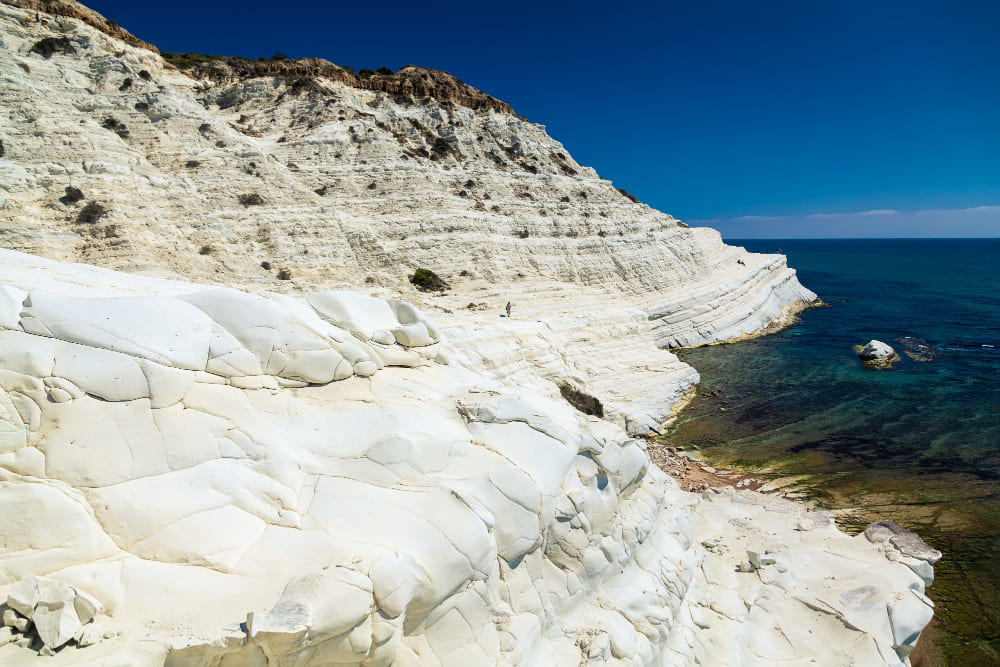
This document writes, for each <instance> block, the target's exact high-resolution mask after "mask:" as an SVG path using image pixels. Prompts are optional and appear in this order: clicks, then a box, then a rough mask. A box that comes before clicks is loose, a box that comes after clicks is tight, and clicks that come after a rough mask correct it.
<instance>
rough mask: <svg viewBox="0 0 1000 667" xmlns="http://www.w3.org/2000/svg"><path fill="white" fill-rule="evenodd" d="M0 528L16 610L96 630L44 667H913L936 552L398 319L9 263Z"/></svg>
mask: <svg viewBox="0 0 1000 667" xmlns="http://www.w3.org/2000/svg"><path fill="white" fill-rule="evenodd" d="M0 516H3V517H5V523H4V526H3V531H2V535H3V542H2V545H0V587H2V588H0V592H5V591H8V592H9V595H8V598H7V599H8V600H14V601H16V604H19V605H21V606H22V607H26V604H27V603H26V601H27V599H28V597H31V596H25V595H23V592H24V591H25V590H27V589H31V590H34V591H36V592H37V591H38V590H39V589H40V587H41V584H38V583H37V580H33V579H31V577H34V576H38V575H44V576H46V577H47V581H51V582H60V584H59V585H61V586H63V588H65V589H66V590H72V591H79V592H80V595H81V596H85V597H81V599H84V600H88V601H89V600H93V603H92V604H90V605H89V607H88V608H89V609H92V610H93V611H94V613H96V612H97V611H98V610H100V609H103V611H101V613H100V614H98V615H97V618H96V622H97V623H99V624H100V625H101V627H103V628H105V629H106V632H104V634H103V636H104V637H106V639H104V640H103V641H100V642H98V643H96V644H94V645H92V646H87V647H85V648H80V646H81V645H82V644H83V643H86V642H81V641H79V640H76V639H70V640H67V641H66V642H65V643H64V645H63V646H64V647H63V648H61V649H60V650H59V652H58V653H57V654H56V655H55V656H54V657H51V658H41V659H44V660H52V661H54V662H51V663H46V664H78V663H81V662H89V663H90V664H129V665H158V664H164V663H166V664H178V665H181V664H182V665H208V664H214V665H218V664H223V665H226V664H294V665H320V664H331V663H335V664H368V665H388V664H396V665H438V664H447V665H497V664H501V665H539V664H580V663H585V662H595V663H602V664H616V665H617V664H620V665H721V664H740V665H773V664H779V663H786V664H807V663H809V662H811V661H816V662H820V663H823V664H840V663H844V664H847V663H851V664H890V665H902V664H905V661H906V656H907V655H908V652H909V650H910V649H911V648H912V646H913V645H914V643H915V642H916V639H917V637H918V636H919V631H920V629H921V628H922V627H923V626H924V625H925V624H926V623H927V621H928V620H929V618H930V614H931V603H930V601H929V600H927V598H926V597H925V596H924V595H923V592H924V586H925V585H926V583H928V582H929V581H930V579H931V577H932V576H933V571H932V569H931V564H932V563H933V562H934V561H935V560H936V559H937V558H938V557H940V554H938V553H936V552H934V551H933V550H931V549H929V548H927V547H926V545H924V544H923V543H922V542H921V541H920V540H919V538H916V537H915V536H913V535H911V534H909V533H906V532H905V531H903V530H902V529H900V528H899V527H898V526H894V525H888V524H887V525H875V526H873V527H872V528H871V529H870V530H869V531H868V534H867V536H866V535H859V536H857V537H853V538H852V537H848V536H846V535H844V534H842V533H840V532H838V531H837V530H836V528H835V527H834V526H833V525H832V522H831V521H830V520H829V518H827V517H825V516H823V515H820V514H815V513H810V512H806V511H805V510H804V509H802V508H801V507H799V506H796V505H794V504H792V503H789V502H787V501H779V500H776V499H768V498H766V497H763V496H759V495H757V494H753V493H749V492H735V491H732V490H731V489H730V490H713V491H711V492H709V493H707V494H705V495H704V496H700V495H695V494H692V493H687V492H684V491H681V490H680V489H679V488H678V486H677V484H676V483H675V482H674V481H673V480H671V479H670V478H668V477H667V476H666V475H665V474H664V473H663V472H661V471H660V470H659V469H658V468H657V467H656V466H653V465H651V464H650V459H649V457H648V455H647V453H646V450H645V446H644V445H643V443H642V442H640V441H637V440H633V439H630V438H628V437H627V436H626V434H625V433H624V432H623V431H622V430H621V429H620V428H618V427H616V426H614V425H613V424H611V423H609V422H607V421H603V420H599V419H596V418H587V417H585V416H584V415H582V414H581V413H579V412H576V411H575V410H574V409H573V408H571V407H570V406H569V405H568V404H566V403H565V402H563V401H556V400H551V399H550V398H548V397H547V396H545V395H541V394H538V393H535V392H532V391H531V390H530V389H517V388H515V387H512V386H504V385H501V384H499V383H498V382H496V381H494V380H492V379H491V378H490V377H488V376H486V375H484V374H481V373H477V372H474V371H472V370H470V369H468V368H466V367H464V366H463V364H462V363H461V354H460V353H458V352H457V351H455V350H454V349H452V348H451V347H450V345H449V344H448V342H447V341H445V340H442V338H441V334H440V332H439V330H438V328H437V327H436V326H435V325H434V323H433V322H432V321H430V320H429V319H428V318H427V317H425V316H424V314H423V313H422V312H421V311H420V310H418V309H417V308H415V307H413V306H412V305H410V304H408V303H405V302H400V301H397V300H392V299H389V300H384V299H378V298H375V297H371V296H365V295H361V294H358V293H354V292H347V291H329V290H328V291H321V292H316V293H313V294H311V295H309V296H307V297H305V298H294V297H290V296H287V295H282V294H278V293H273V292H262V293H258V294H252V293H248V292H243V291H239V290H234V289H229V288H218V287H212V286H205V285H198V284H194V283H183V282H175V281H166V280H161V279H154V278H147V277H141V276H134V275H128V274H122V273H115V272H112V271H109V270H106V269H99V268H96V267H88V266H83V265H69V264H60V263H57V262H54V261H51V260H45V259H41V258H37V257H33V256H30V255H25V254H22V253H16V252H11V251H0ZM12 519H13V520H12ZM25 582H28V583H25ZM32 582H35V583H32ZM32 587H33V588H32ZM35 597H40V595H35V596H34V597H31V601H32V603H33V604H34V602H33V601H34V598H35ZM64 604H65V603H64ZM67 632H68V631H67ZM82 638H83V635H82V634H81V639H82ZM63 639H64V638H63V637H62V636H59V637H57V638H56V639H54V640H53V641H54V643H56V644H58V643H59V642H61V641H63ZM33 655H34V653H33V652H32V651H31V650H30V649H29V648H26V647H24V646H20V645H15V644H8V645H6V646H3V647H0V662H3V663H4V664H29V663H30V662H31V659H32V656H33Z"/></svg>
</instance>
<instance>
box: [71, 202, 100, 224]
mask: <svg viewBox="0 0 1000 667" xmlns="http://www.w3.org/2000/svg"><path fill="white" fill-rule="evenodd" d="M107 214H108V210H107V209H106V208H104V207H103V206H101V205H100V204H98V203H97V202H90V203H89V204H87V205H86V206H84V207H83V208H82V209H80V214H79V215H78V216H76V224H78V225H93V224H95V223H96V222H97V221H98V220H100V219H101V218H103V217H104V216H105V215H107Z"/></svg>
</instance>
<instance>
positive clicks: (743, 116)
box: [86, 0, 1000, 238]
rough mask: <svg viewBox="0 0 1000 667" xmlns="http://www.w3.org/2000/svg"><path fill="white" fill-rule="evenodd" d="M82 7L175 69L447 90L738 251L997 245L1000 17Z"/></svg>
mask: <svg viewBox="0 0 1000 667" xmlns="http://www.w3.org/2000/svg"><path fill="white" fill-rule="evenodd" d="M86 4H89V6H91V7H92V8H94V9H96V10H97V11H99V12H101V13H102V14H104V15H105V16H106V17H107V18H109V19H113V20H116V21H118V23H120V24H121V25H122V26H123V27H125V28H126V29H128V30H130V31H131V32H133V33H134V34H136V35H137V36H139V37H141V38H142V39H145V40H147V41H150V42H152V43H153V44H156V45H157V46H158V47H160V49H162V50H165V51H182V52H183V51H193V52H198V53H215V54H227V55H242V56H247V57H253V58H256V57H259V56H270V55H273V54H274V53H275V52H276V51H281V52H282V53H285V54H286V55H288V56H290V57H305V56H316V57H323V58H327V59H328V60H331V61H333V62H336V63H338V64H342V65H349V66H351V67H354V68H355V69H360V68H363V67H369V68H372V69H374V68H377V67H380V66H386V67H390V68H391V69H394V70H395V69H398V68H399V67H402V66H403V65H408V64H414V65H422V66H425V67H433V68H437V69H442V70H446V71H448V72H451V73H452V74H454V75H456V76H458V77H459V78H461V79H462V80H464V81H466V82H467V83H469V84H471V85H473V86H476V87H477V88H480V89H482V90H484V91H486V92H487V93H489V94H491V95H493V96H495V97H498V98H500V99H503V100H505V101H507V102H510V104H511V105H512V106H513V107H514V109H515V110H516V111H517V112H518V113H520V114H521V115H523V116H526V117H527V118H528V119H530V120H531V121H533V122H536V123H541V124H543V125H545V126H546V127H547V129H548V131H549V134H551V135H552V136H553V137H554V138H556V139H558V140H559V141H561V142H563V144H565V146H566V147H567V149H568V150H569V151H570V152H571V153H572V154H573V156H574V157H575V158H576V159H577V160H578V161H580V162H581V163H583V164H586V165H589V166H593V167H594V168H595V169H597V171H598V173H599V174H600V175H601V176H603V177H604V178H608V179H611V180H612V181H614V183H615V185H616V186H618V187H623V188H625V189H626V190H628V191H629V192H631V193H632V194H634V195H636V196H638V197H639V198H640V199H642V200H643V201H644V202H646V203H648V204H649V205H651V206H653V207H655V208H658V209H660V210H662V211H665V212H667V213H671V214H673V215H675V216H676V217H678V218H681V219H684V220H687V221H688V222H690V223H691V224H710V225H711V226H714V227H716V228H718V229H720V230H721V231H722V232H723V234H724V235H725V236H727V237H732V238H755V237H760V238H782V237H784V238H789V237H803V238H804V237H843V236H1000V38H998V35H1000V2H994V1H988V2H987V1H984V2H963V1H961V0H960V1H957V2H935V3H930V2H920V1H919V0H913V1H910V2H896V1H874V2H873V1H868V2H850V1H843V2H801V1H796V2H766V1H762V2H753V3H750V2H693V1H688V2H683V3H682V2H655V3H654V2H633V3H629V2H619V3H607V2H601V3H597V2H586V1H585V2H537V1H536V2H521V1H517V0H515V1H511V2H505V3H478V2H464V3H453V2H435V1H424V2H412V1H411V2H396V1H395V0H383V1H382V2H372V3H349V4H347V3H328V2H327V3H310V2H305V3H302V2H299V3H290V4H288V5H283V4H281V3H274V2H266V3H265V2H257V1H255V0H245V1H242V2H231V1H223V2H203V1H202V2H191V1H189V0H172V1H171V2H169V3H140V2H135V1H134V0H130V1H128V2H125V1H124V0H94V1H92V2H89V3H86Z"/></svg>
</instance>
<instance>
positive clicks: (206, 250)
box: [198, 245, 215, 255]
mask: <svg viewBox="0 0 1000 667" xmlns="http://www.w3.org/2000/svg"><path fill="white" fill-rule="evenodd" d="M213 252H215V248H213V247H212V246H210V245H203V246H202V247H201V248H199V249H198V254H199V255H211V254H212V253H213Z"/></svg>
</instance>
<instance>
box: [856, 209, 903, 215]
mask: <svg viewBox="0 0 1000 667" xmlns="http://www.w3.org/2000/svg"><path fill="white" fill-rule="evenodd" d="M898 214H899V211H894V210H892V209H891V208H882V209H879V208H877V209H873V210H871V211H860V212H858V213H854V214H853V215H898Z"/></svg>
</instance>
